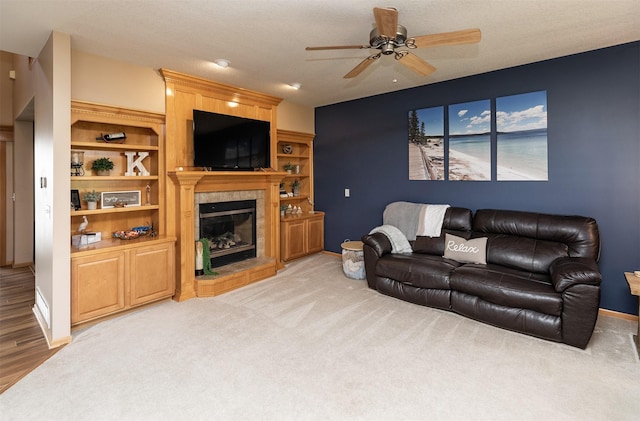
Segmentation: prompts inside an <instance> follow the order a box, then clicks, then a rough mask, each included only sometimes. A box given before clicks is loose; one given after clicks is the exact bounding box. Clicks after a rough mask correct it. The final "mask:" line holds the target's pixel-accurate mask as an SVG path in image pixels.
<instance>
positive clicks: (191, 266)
mask: <svg viewBox="0 0 640 421" xmlns="http://www.w3.org/2000/svg"><path fill="white" fill-rule="evenodd" d="M286 175H287V173H285V172H279V171H269V170H267V171H255V172H246V171H170V172H169V177H171V179H172V180H173V182H174V184H175V186H176V206H177V208H178V212H177V213H176V219H177V221H176V226H177V227H179V228H178V235H177V237H178V247H177V250H176V252H177V254H178V262H179V269H178V274H177V275H178V282H177V285H176V295H175V296H174V298H175V299H176V300H177V301H184V300H188V299H190V298H193V297H196V296H211V295H217V293H222V292H226V291H229V290H231V289H235V288H239V287H241V286H244V285H246V284H248V283H250V282H255V281H258V280H260V279H264V278H266V277H267V276H271V275H272V274H275V271H276V270H277V269H278V268H281V267H282V266H281V262H280V209H279V207H280V202H279V191H280V182H281V181H282V179H283V178H284V177H285V176H286ZM237 190H262V191H263V194H264V229H265V232H264V238H265V245H264V257H265V258H267V259H266V260H267V263H266V264H265V263H264V261H262V262H261V263H260V264H259V265H258V266H257V267H256V268H249V269H245V270H244V271H242V272H244V273H233V274H226V275H221V276H219V277H216V278H214V279H211V280H208V281H206V282H203V283H202V285H201V288H198V283H197V282H196V277H195V230H194V226H195V220H194V218H195V193H201V192H202V193H204V192H221V191H237ZM271 269H272V270H271ZM216 286H218V287H216Z"/></svg>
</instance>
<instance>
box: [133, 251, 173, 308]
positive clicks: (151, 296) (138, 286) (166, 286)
mask: <svg viewBox="0 0 640 421" xmlns="http://www.w3.org/2000/svg"><path fill="white" fill-rule="evenodd" d="M129 253H130V255H129V262H130V265H131V267H130V285H131V295H130V300H131V305H132V306H135V305H138V304H144V303H147V302H150V301H153V300H158V299H161V298H166V297H170V296H172V295H173V293H174V291H175V275H174V255H175V249H174V244H173V243H164V244H157V245H153V246H148V247H139V248H135V249H133V250H130V251H129Z"/></svg>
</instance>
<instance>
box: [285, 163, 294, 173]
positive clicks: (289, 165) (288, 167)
mask: <svg viewBox="0 0 640 421" xmlns="http://www.w3.org/2000/svg"><path fill="white" fill-rule="evenodd" d="M284 170H285V171H286V172H288V173H289V174H291V171H292V170H293V164H292V163H291V162H287V163H286V164H284Z"/></svg>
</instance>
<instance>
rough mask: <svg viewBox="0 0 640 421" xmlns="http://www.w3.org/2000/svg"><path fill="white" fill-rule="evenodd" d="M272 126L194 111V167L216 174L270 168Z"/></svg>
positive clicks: (245, 119)
mask: <svg viewBox="0 0 640 421" xmlns="http://www.w3.org/2000/svg"><path fill="white" fill-rule="evenodd" d="M270 129H271V123H270V122H268V121H261V120H253V119H250V118H243V117H235V116H230V115H226V114H217V113H211V112H207V111H201V110H193V155H194V160H193V161H194V162H193V165H194V166H196V167H206V168H208V169H210V170H214V171H235V170H239V171H253V170H255V169H256V168H269V167H270V166H271V163H270V151H271V146H270V144H271V136H270Z"/></svg>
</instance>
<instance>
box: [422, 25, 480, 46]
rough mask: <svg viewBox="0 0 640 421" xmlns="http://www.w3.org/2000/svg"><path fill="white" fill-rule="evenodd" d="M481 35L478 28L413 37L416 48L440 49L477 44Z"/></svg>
mask: <svg viewBox="0 0 640 421" xmlns="http://www.w3.org/2000/svg"><path fill="white" fill-rule="evenodd" d="M481 36H482V35H481V33H480V30H479V29H478V28H474V29H463V30H461V31H453V32H442V33H439V34H432V35H420V36H417V37H413V39H414V40H415V46H416V47H418V48H422V47H439V46H442V45H460V44H475V43H477V42H480V38H481Z"/></svg>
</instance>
